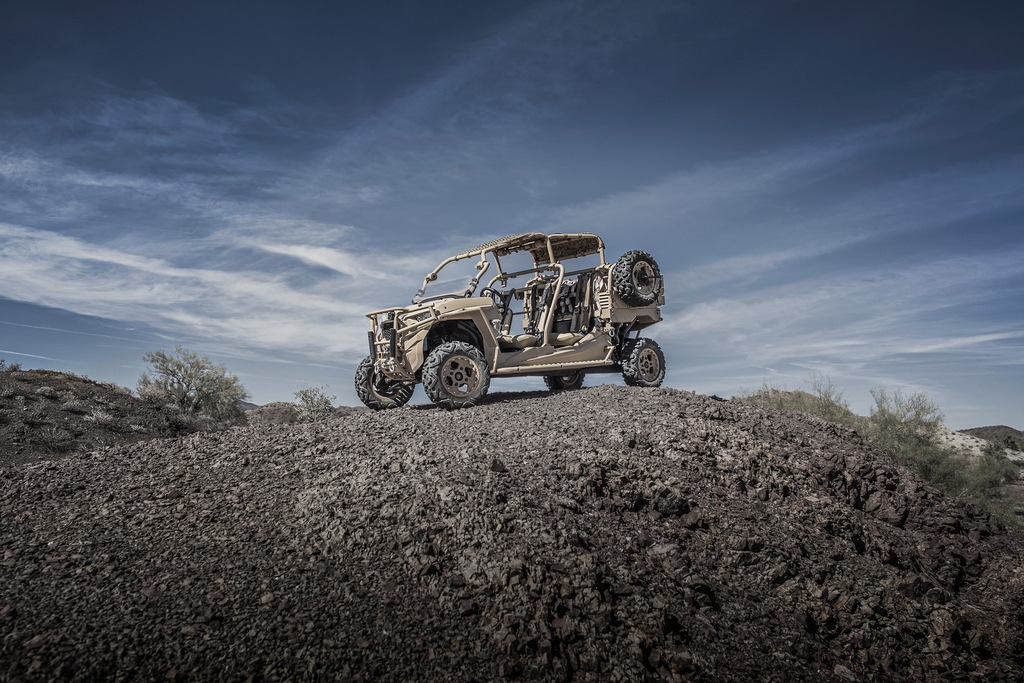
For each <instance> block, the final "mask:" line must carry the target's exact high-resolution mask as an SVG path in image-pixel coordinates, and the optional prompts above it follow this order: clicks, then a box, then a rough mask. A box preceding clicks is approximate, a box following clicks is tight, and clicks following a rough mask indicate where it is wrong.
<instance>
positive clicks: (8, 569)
mask: <svg viewBox="0 0 1024 683" xmlns="http://www.w3.org/2000/svg"><path fill="white" fill-rule="evenodd" d="M0 516H2V519H3V525H2V527H0V571H2V573H3V577H4V581H3V582H0V605H2V607H0V667H2V668H0V678H3V679H6V680H19V681H20V680H31V679H36V680H47V679H53V678H58V677H65V678H72V679H94V678H118V679H124V680H133V679H138V678H143V679H156V678H159V679H165V680H175V679H182V680H186V679H187V680H204V679H218V680H221V679H244V678H251V679H259V680H277V679H290V680H312V679H318V680H371V679H374V680H451V681H471V680H501V679H504V678H514V679H520V680H581V681H637V680H710V679H714V680H787V681H788V680H815V681H820V680H825V681H828V680H835V681H857V680H864V681H867V680H907V679H913V680H921V679H928V678H956V679H965V678H973V679H977V680H1020V679H1021V678H1022V677H1024V655H1022V654H1021V653H1022V652H1024V621H1022V619H1024V617H1022V615H1024V568H1022V566H1021V558H1022V557H1024V555H1022V550H1024V544H1022V540H1024V539H1022V537H1021V534H1020V532H1018V531H1012V530H1007V529H1005V528H1003V527H1001V526H999V525H998V524H996V523H995V522H993V521H992V520H991V519H990V518H989V517H988V516H986V515H984V514H983V513H981V512H980V511H978V510H977V509H975V508H973V507H970V506H967V505H964V504H961V503H959V502H956V501H952V500H950V499H947V498H944V497H943V496H942V495H941V494H939V493H938V492H937V491H935V490H934V489H931V488H929V487H928V486H926V485H923V484H922V483H921V482H920V481H919V480H918V479H916V478H915V477H914V476H913V475H912V474H910V473H909V472H908V471H906V470H904V469H901V468H898V467H894V466H892V465H891V464H889V463H888V462H887V461H885V460H884V459H883V458H882V457H880V456H879V455H878V454H876V453H874V452H873V451H871V450H870V449H868V448H867V447H866V446H865V445H864V444H863V443H862V442H861V441H860V440H859V438H858V437H857V436H856V434H854V433H852V432H849V431H846V430H844V429H842V428H839V427H836V426H834V425H831V424H829V423H825V422H823V421H820V420H817V419H815V418H811V417H805V416H799V415H789V414H785V415H783V414H772V413H766V412H764V411H762V410H760V409H758V408H754V407H750V406H744V405H739V404H736V403H733V402H722V401H718V400H714V399H711V398H707V397H702V396H696V395H692V394H685V393H680V392H676V391H672V390H655V389H629V388H617V387H610V386H604V387H598V388H594V389H585V390H581V391H576V392H567V393H563V394H554V395H546V394H539V395H528V396H526V397H524V398H515V397H513V396H509V395H505V396H496V397H493V398H492V401H491V402H490V403H488V404H486V405H482V406H479V407H477V408H475V409H471V410H466V411H459V412H453V413H448V412H444V411H441V410H437V409H434V408H432V407H420V408H406V409H402V410H395V411H388V412H383V413H370V412H367V411H362V412H358V413H353V414H352V415H349V416H346V417H344V418H342V419H339V420H335V421H329V422H321V423H313V424H305V425H265V426H260V427H250V428H246V429H235V430H230V431H226V432H218V433H206V434H197V435H193V436H189V437H184V438H181V439H178V440H163V441H156V442H150V443H138V444H133V445H128V446H119V447H116V448H112V449H108V450H104V451H100V452H98V453H96V454H94V455H92V456H91V457H89V458H86V459H75V460H59V461H53V462H43V463H37V464H30V465H19V466H9V467H5V468H2V469H0Z"/></svg>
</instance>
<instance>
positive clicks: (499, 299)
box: [480, 287, 505, 308]
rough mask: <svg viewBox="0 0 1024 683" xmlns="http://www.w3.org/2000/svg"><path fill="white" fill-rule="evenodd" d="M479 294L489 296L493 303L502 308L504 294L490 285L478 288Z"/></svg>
mask: <svg viewBox="0 0 1024 683" xmlns="http://www.w3.org/2000/svg"><path fill="white" fill-rule="evenodd" d="M480 296H489V297H491V301H493V302H494V305H495V306H497V307H498V308H502V307H503V306H504V305H505V294H504V292H500V291H498V290H497V289H494V288H492V287H484V288H483V289H481V290H480Z"/></svg>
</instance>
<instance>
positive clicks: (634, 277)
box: [612, 251, 661, 306]
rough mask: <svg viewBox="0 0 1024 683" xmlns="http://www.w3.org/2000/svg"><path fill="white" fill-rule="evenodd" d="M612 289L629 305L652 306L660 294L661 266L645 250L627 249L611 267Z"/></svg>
mask: <svg viewBox="0 0 1024 683" xmlns="http://www.w3.org/2000/svg"><path fill="white" fill-rule="evenodd" d="M612 291H614V292H615V294H617V295H618V297H619V298H620V299H622V300H623V301H625V302H626V303H627V304H629V305H630V306H653V305H654V304H656V303H658V295H659V294H661V268H659V267H658V263H657V262H656V261H655V260H654V258H652V257H651V255H650V254H648V253H647V252H646V251H627V252H626V253H625V254H623V255H622V256H620V257H619V260H618V261H617V262H616V263H615V267H614V268H613V269H612Z"/></svg>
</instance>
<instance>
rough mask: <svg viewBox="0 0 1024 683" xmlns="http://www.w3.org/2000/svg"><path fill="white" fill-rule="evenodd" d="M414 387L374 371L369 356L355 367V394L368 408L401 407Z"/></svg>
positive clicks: (411, 384) (409, 396)
mask: <svg viewBox="0 0 1024 683" xmlns="http://www.w3.org/2000/svg"><path fill="white" fill-rule="evenodd" d="M415 389H416V385H415V384H413V383H411V382H395V381H393V380H390V379H388V378H387V377H384V376H382V375H381V374H380V373H379V372H375V371H374V368H373V359H372V358H370V357H369V356H367V357H366V358H364V359H363V360H362V362H360V363H359V367H357V368H356V395H357V396H359V400H360V401H362V402H363V403H364V404H365V405H366V407H368V408H373V409H374V410H385V409H386V408H401V407H402V406H404V405H405V404H406V403H408V402H409V399H410V398H412V392H413V391H414V390H415Z"/></svg>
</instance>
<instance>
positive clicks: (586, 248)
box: [356, 232, 665, 410]
mask: <svg viewBox="0 0 1024 683" xmlns="http://www.w3.org/2000/svg"><path fill="white" fill-rule="evenodd" d="M503 266H504V267H503ZM460 268H461V269H462V270H463V271H464V272H463V274H462V277H458V276H456V277H455V278H452V277H449V275H450V274H451V273H450V271H458V270H459V269H460ZM456 275H458V274H456ZM486 277H489V279H485V278H486ZM481 283H484V287H483V288H482V289H481V290H480V291H479V292H477V287H478V286H479V285H480V284H481ZM664 303H665V288H664V282H663V281H662V277H661V271H660V270H659V269H658V264H657V263H656V262H655V261H654V259H653V258H651V256H650V254H647V253H645V252H642V251H630V252H628V253H626V254H624V255H623V256H622V258H620V259H619V260H618V261H617V262H616V263H614V264H609V263H606V262H605V255H604V242H603V241H602V240H601V238H600V237H598V236H597V235H594V234H590V233H576V234H553V235H545V234H543V233H539V232H531V233H526V234H523V235H513V236H510V237H503V238H501V239H497V240H494V241H492V242H488V243H486V244H482V245H480V246H478V247H475V248H473V249H470V250H469V251H464V252H462V253H461V254H458V255H456V256H452V257H451V258H448V259H445V260H444V261H442V262H441V265H439V266H438V267H437V268H435V269H434V270H433V271H432V272H430V273H429V274H428V275H427V276H426V278H425V279H424V280H423V286H422V287H421V288H420V290H419V292H417V293H416V296H415V297H414V298H413V300H412V305H411V306H403V307H397V308H386V309H383V310H379V311H373V312H371V313H368V314H367V317H368V318H369V319H370V326H371V329H370V332H369V338H370V355H369V356H367V357H366V358H365V359H363V361H362V362H361V363H360V364H359V367H358V369H357V370H356V393H358V394H359V398H360V399H361V400H362V402H363V403H365V404H366V405H367V406H369V407H370V408H374V409H376V410H381V409H384V408H396V407H398V406H402V405H404V404H405V403H406V402H407V401H408V400H409V398H410V397H411V396H412V393H413V389H414V388H415V386H416V383H417V382H421V383H422V384H423V389H424V390H425V391H426V394H427V396H429V397H430V399H431V400H432V401H433V402H434V403H436V404H437V405H439V406H441V407H443V408H448V409H452V408H462V407H466V406H472V405H475V404H476V403H477V402H478V401H479V400H480V399H481V398H482V397H483V396H484V395H485V394H486V393H487V389H488V387H489V386H490V382H491V378H492V377H521V376H526V375H532V376H543V377H544V380H545V382H546V383H547V385H548V387H549V388H551V389H552V390H565V389H578V388H579V387H581V386H582V385H583V377H584V373H593V372H621V373H622V376H623V378H624V379H625V381H626V383H627V384H630V385H634V386H645V387H656V386H659V385H660V384H661V382H662V380H663V379H664V378H665V356H664V354H662V352H661V348H660V347H659V346H658V344H657V343H656V342H654V341H653V340H652V339H647V338H644V337H641V336H639V332H640V331H641V330H643V329H644V328H646V327H649V326H651V325H653V324H654V323H656V322H659V321H660V320H661V312H660V309H659V306H660V305H662V304H664Z"/></svg>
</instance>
